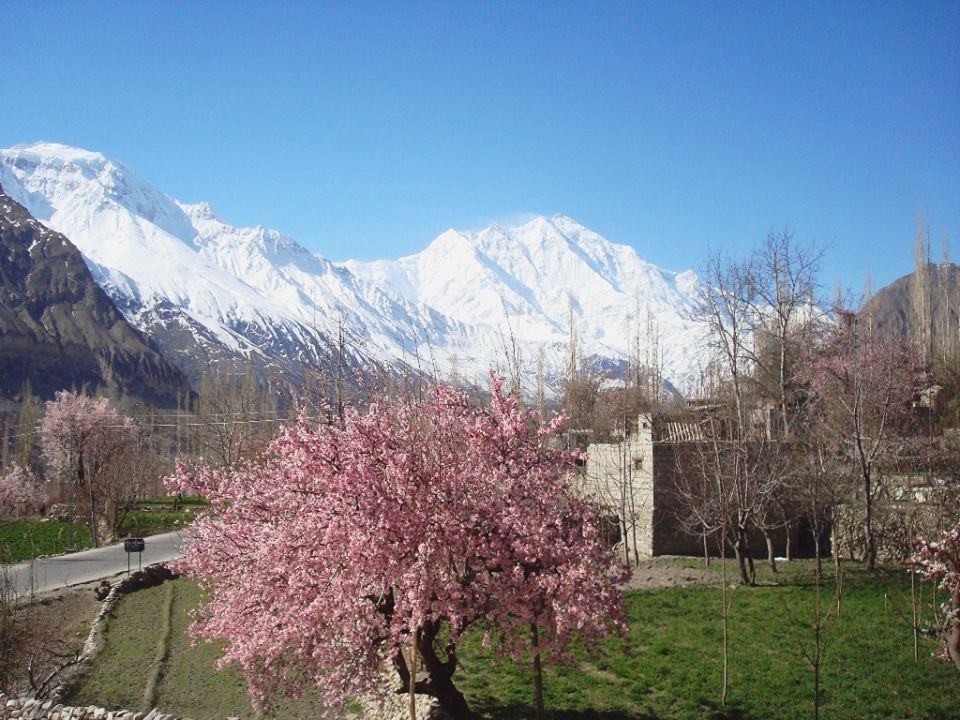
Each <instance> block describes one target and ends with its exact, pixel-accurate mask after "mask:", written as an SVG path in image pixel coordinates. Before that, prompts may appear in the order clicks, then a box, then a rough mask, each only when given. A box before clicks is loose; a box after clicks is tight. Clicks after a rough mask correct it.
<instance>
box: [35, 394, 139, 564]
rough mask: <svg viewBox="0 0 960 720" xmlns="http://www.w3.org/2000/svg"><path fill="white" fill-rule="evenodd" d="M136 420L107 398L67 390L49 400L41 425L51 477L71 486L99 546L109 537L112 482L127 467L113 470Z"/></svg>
mask: <svg viewBox="0 0 960 720" xmlns="http://www.w3.org/2000/svg"><path fill="white" fill-rule="evenodd" d="M135 436H136V426H135V425H134V423H133V420H131V419H130V418H128V417H126V416H125V415H122V414H121V413H119V412H118V411H117V410H116V409H115V408H113V407H112V406H111V405H110V401H109V400H107V399H106V398H99V399H93V398H88V397H86V396H85V395H81V394H78V393H73V392H69V391H66V390H63V391H61V392H58V393H57V394H56V396H55V397H54V399H53V400H50V401H49V402H47V408H46V412H45V414H44V416H43V423H42V424H41V426H40V445H41V448H42V450H43V458H44V461H45V462H46V464H47V477H48V478H57V479H59V480H60V481H61V482H63V483H66V484H68V485H70V486H72V488H73V491H74V497H75V503H76V506H77V508H78V509H81V508H82V509H83V512H84V514H85V515H86V517H87V524H88V525H89V526H90V538H91V540H92V542H93V545H94V547H97V546H98V545H99V544H100V541H101V540H105V539H108V535H109V534H110V530H109V529H108V528H105V527H103V525H104V519H105V516H106V515H107V514H108V513H109V510H110V508H109V507H107V506H108V505H109V502H110V500H109V498H110V497H111V496H112V494H113V493H111V492H110V488H109V487H107V484H108V483H110V482H122V481H123V479H122V478H123V475H122V473H110V472H108V471H109V470H110V466H111V463H115V462H117V461H118V460H119V459H120V458H121V457H122V456H123V455H124V452H125V451H126V450H127V449H128V448H129V446H130V444H131V443H133V441H134V439H135Z"/></svg>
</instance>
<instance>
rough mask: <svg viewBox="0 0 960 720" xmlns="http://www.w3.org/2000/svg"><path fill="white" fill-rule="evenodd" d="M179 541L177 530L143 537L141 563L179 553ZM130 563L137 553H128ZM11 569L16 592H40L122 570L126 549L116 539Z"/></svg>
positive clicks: (178, 555)
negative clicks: (104, 544)
mask: <svg viewBox="0 0 960 720" xmlns="http://www.w3.org/2000/svg"><path fill="white" fill-rule="evenodd" d="M181 542H182V536H181V534H180V533H179V532H172V533H166V534H164V535H151V536H150V537H147V538H145V539H144V543H145V546H144V550H143V564H144V565H150V564H151V563H157V562H165V561H167V560H173V559H174V558H177V557H180V545H181ZM130 563H131V565H130V567H131V569H132V570H136V569H137V553H133V554H132V555H131V556H130ZM11 570H12V571H13V581H14V587H15V588H16V593H17V595H27V594H29V593H31V592H33V593H42V592H48V591H50V590H57V589H59V588H63V587H67V586H69V585H79V584H80V583H85V582H91V581H93V580H102V579H103V578H109V577H113V576H114V575H119V574H120V573H125V572H126V571H127V553H126V552H125V551H124V549H123V543H120V544H119V545H110V546H108V547H102V548H98V549H96V550H85V551H83V552H78V553H71V554H70V555H61V556H60V557H52V558H42V559H40V560H34V561H33V562H23V563H18V564H17V565H13V566H12V567H11Z"/></svg>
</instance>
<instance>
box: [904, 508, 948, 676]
mask: <svg viewBox="0 0 960 720" xmlns="http://www.w3.org/2000/svg"><path fill="white" fill-rule="evenodd" d="M911 563H912V564H913V565H914V566H915V567H917V568H918V569H919V570H920V573H921V574H922V575H923V576H924V577H925V578H927V579H928V580H930V581H932V582H934V583H937V584H938V586H939V587H940V588H941V589H942V590H945V591H946V593H947V598H948V600H947V602H945V603H944V604H943V605H942V606H941V607H940V617H939V623H938V628H937V631H938V634H939V636H940V639H941V640H942V641H943V647H942V648H941V652H940V658H941V659H942V660H944V661H946V662H953V664H954V665H956V666H957V669H958V670H960V524H957V526H956V527H954V528H953V529H951V530H945V531H944V532H943V535H942V536H941V537H940V539H939V540H936V541H928V540H921V541H920V543H919V545H918V547H917V552H916V553H915V554H914V556H913V558H912V559H911Z"/></svg>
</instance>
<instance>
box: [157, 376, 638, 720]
mask: <svg viewBox="0 0 960 720" xmlns="http://www.w3.org/2000/svg"><path fill="white" fill-rule="evenodd" d="M491 385H492V387H491V390H492V400H491V402H490V404H489V406H487V407H477V406H475V405H472V404H471V403H470V402H469V400H468V398H467V396H466V395H465V394H464V393H462V392H460V391H458V390H454V389H452V388H448V387H438V388H436V389H435V390H433V391H432V392H431V393H430V394H429V395H428V397H427V398H426V399H425V400H423V401H422V402H415V401H412V400H408V399H388V398H380V399H378V400H376V401H374V402H373V403H372V404H370V406H369V407H368V409H367V410H366V411H363V412H360V411H358V410H356V409H348V410H347V411H346V413H345V416H344V419H343V420H339V419H337V418H335V417H334V418H333V420H332V423H331V424H326V425H321V426H319V427H315V426H312V425H311V424H310V423H309V422H308V421H307V419H306V418H304V417H301V418H300V420H299V422H298V423H297V424H296V425H294V426H292V427H287V428H284V429H283V430H281V431H280V433H279V434H278V435H277V437H276V438H275V439H274V440H273V442H272V444H271V445H270V447H269V449H268V451H267V453H266V454H265V455H264V456H263V457H262V458H259V459H258V460H255V461H253V460H251V461H246V462H242V463H240V464H239V465H238V466H237V467H235V468H234V469H229V468H222V469H210V468H206V469H202V470H200V471H199V472H196V473H190V472H188V470H187V468H186V466H183V465H180V466H179V467H178V471H177V473H176V474H175V475H174V476H173V477H172V478H170V480H169V481H168V484H169V487H170V489H172V490H176V488H177V487H178V486H180V485H181V484H187V483H189V484H190V485H191V486H192V487H194V488H195V489H196V490H197V491H199V492H200V493H202V494H203V495H205V496H206V497H208V498H210V500H211V502H212V509H211V511H210V512H209V513H208V514H206V515H205V516H203V517H201V518H200V519H199V520H198V521H197V522H196V523H195V524H194V526H193V529H192V533H191V536H190V537H189V538H188V541H187V545H186V557H185V559H184V560H183V561H182V562H181V563H180V570H181V571H183V572H185V573H187V574H188V575H191V576H193V577H196V578H199V579H200V580H201V582H202V584H203V585H204V587H206V588H207V590H208V591H209V592H210V600H209V602H208V604H206V605H205V606H204V607H203V609H202V610H201V612H200V614H199V615H198V617H197V619H196V621H195V623H194V624H193V626H192V629H191V631H192V632H193V633H194V634H195V636H197V637H200V638H207V639H213V638H220V639H224V640H225V641H226V643H225V646H224V655H223V657H222V659H221V660H220V663H221V665H228V664H232V665H236V666H237V667H238V668H239V670H240V672H241V673H242V674H243V675H244V676H245V677H246V678H247V680H248V682H249V686H250V691H251V695H252V697H253V699H254V701H255V702H258V703H261V702H264V701H268V700H269V696H270V694H271V692H272V691H273V690H274V689H279V690H283V691H285V692H287V693H288V694H297V693H298V692H299V691H300V689H301V688H302V687H303V686H304V685H305V684H307V683H315V684H316V685H318V686H320V687H321V688H322V689H323V693H324V700H325V702H326V703H328V704H329V705H330V706H337V705H339V704H341V703H342V702H344V701H345V700H347V699H348V698H350V697H355V696H358V695H360V694H363V693H368V692H374V691H376V690H377V688H378V687H381V686H382V681H383V675H382V673H383V670H384V668H385V667H388V666H389V664H392V665H393V667H394V669H395V670H396V672H397V676H398V678H399V680H400V683H401V689H400V690H398V691H397V692H406V691H407V690H408V688H412V689H413V690H414V691H415V692H417V693H421V694H426V695H431V696H433V697H436V698H437V699H438V700H439V701H440V703H441V704H442V705H443V707H444V708H445V709H446V710H447V711H448V712H449V713H450V714H451V715H452V716H453V717H455V718H469V717H473V716H474V715H473V713H472V712H471V710H470V708H469V706H468V704H467V702H466V700H465V698H464V697H463V695H462V694H461V693H460V691H459V690H457V688H456V687H455V685H454V683H453V675H454V671H455V670H456V667H457V646H458V643H459V641H460V639H461V637H462V635H463V633H464V632H465V631H466V630H467V629H468V628H470V627H472V626H475V625H476V626H479V627H480V628H482V630H483V632H484V637H485V641H486V642H489V643H492V644H494V645H496V646H497V647H498V648H499V649H501V650H502V651H504V652H508V653H513V654H519V652H520V651H521V650H522V649H523V648H525V647H527V646H528V643H529V638H530V635H531V629H532V628H537V629H538V630H539V632H538V633H534V634H535V635H536V637H537V647H536V648H535V653H537V654H539V651H544V652H546V653H548V654H550V655H552V656H554V657H556V656H558V655H562V653H563V651H564V650H565V648H566V647H567V646H568V645H569V643H570V642H571V640H572V639H574V638H575V637H581V638H585V639H587V640H592V639H596V638H599V637H602V636H606V635H608V634H609V633H611V632H614V631H616V630H617V629H618V628H620V629H622V612H621V600H620V592H619V590H618V588H617V583H618V581H619V580H620V579H621V578H622V572H621V571H620V570H619V568H618V566H616V564H615V560H614V558H613V554H612V552H611V551H610V550H609V549H608V548H606V547H605V546H604V544H603V542H602V538H601V531H600V525H599V521H598V516H597V512H596V510H595V508H594V507H593V506H592V505H591V504H589V503H588V502H587V501H585V500H583V499H581V498H579V497H578V496H577V495H575V494H574V493H573V491H572V489H571V488H572V486H571V482H572V480H571V476H572V471H573V467H574V464H575V460H576V453H568V452H562V451H558V450H553V449H550V447H548V444H547V440H548V438H549V437H550V436H551V435H553V434H555V433H557V432H558V431H559V430H560V429H561V428H562V422H561V421H559V420H557V421H554V422H552V423H549V424H547V425H545V426H544V427H543V428H542V429H541V430H539V431H537V430H534V429H533V428H534V427H536V423H535V422H534V420H535V418H534V416H533V415H531V414H530V413H527V412H526V411H524V410H523V409H522V408H521V406H520V405H519V404H518V402H517V401H516V399H515V398H513V397H510V396H508V395H506V394H505V393H504V390H503V382H502V381H501V380H500V379H498V378H493V381H492V383H491ZM411 647H415V648H416V653H411V652H410V648H411ZM417 656H418V660H417V661H416V662H417V664H418V665H420V666H421V667H422V668H423V670H424V671H425V679H420V678H418V677H417V676H416V675H414V676H413V678H411V673H410V671H409V667H408V659H409V658H411V657H414V658H417ZM411 679H412V680H413V681H412V682H411Z"/></svg>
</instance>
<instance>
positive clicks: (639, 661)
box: [73, 560, 960, 720]
mask: <svg viewBox="0 0 960 720" xmlns="http://www.w3.org/2000/svg"><path fill="white" fill-rule="evenodd" d="M689 562H690V563H695V562H696V561H695V560H691V561H689ZM810 570H811V565H810V564H809V563H804V562H801V563H796V562H795V563H791V564H790V566H789V567H785V568H784V571H783V572H782V573H780V574H779V575H778V576H776V577H775V579H774V578H772V577H771V576H770V575H769V573H766V572H764V573H761V580H762V581H765V582H769V583H771V584H768V585H763V586H761V587H757V588H738V589H736V590H735V591H734V599H733V607H732V610H731V619H730V634H731V678H730V696H729V702H728V704H727V707H726V708H724V709H721V708H720V707H719V695H720V680H721V677H720V667H721V665H720V658H721V655H720V638H721V634H720V633H721V628H720V621H719V614H720V590H719V588H716V587H706V588H703V587H698V588H671V589H666V590H655V591H642V592H632V593H629V594H628V595H627V609H628V613H629V618H630V625H631V628H630V631H629V634H628V637H627V638H626V641H625V642H624V641H620V640H611V641H609V642H607V643H605V644H604V645H603V646H602V647H600V648H596V649H595V650H596V652H594V653H593V654H592V655H588V654H587V653H586V652H584V651H583V649H579V650H577V651H576V652H575V653H574V656H575V657H574V662H573V663H572V664H570V665H566V666H558V665H548V666H547V669H546V673H545V682H546V705H547V709H548V716H549V717H551V718H556V719H559V718H574V719H583V720H586V718H598V719H601V720H621V719H626V718H644V717H647V718H710V717H716V718H719V717H730V718H757V719H759V718H798V717H812V692H813V689H812V688H813V684H812V673H811V671H810V669H809V666H807V665H806V664H805V661H804V659H803V657H802V655H801V652H800V643H801V642H806V643H807V644H808V647H810V646H811V645H810V643H811V642H812V635H811V633H810V631H809V628H807V627H803V623H805V622H808V621H809V620H810V618H811V617H812V607H813V600H814V587H813V585H812V583H811V582H810ZM773 582H778V583H780V584H779V585H774V584H772V583H773ZM172 586H173V588H174V595H173V596H172V597H173V627H172V634H171V647H170V652H169V655H168V659H167V662H166V666H165V667H164V668H163V673H162V675H161V681H160V683H159V686H158V688H159V690H158V695H157V703H156V704H157V705H158V707H160V708H161V710H162V711H164V712H170V713H177V714H182V715H186V716H188V717H193V718H196V720H204V719H205V718H214V717H216V718H223V717H225V716H228V715H238V716H241V717H251V716H252V713H251V711H250V710H249V706H248V704H247V700H246V691H245V688H244V683H243V681H242V679H241V678H240V677H239V676H238V675H237V674H236V673H234V672H233V671H232V670H231V669H226V670H222V671H216V670H214V668H213V666H214V662H215V660H216V657H217V647H216V646H214V645H198V646H197V647H190V640H189V639H188V638H186V637H185V635H184V629H185V627H186V625H187V624H188V622H189V619H188V617H187V614H186V613H187V611H188V609H189V608H191V607H194V606H195V605H196V604H197V603H198V602H199V600H200V595H199V591H198V590H197V587H196V585H194V584H193V583H191V582H190V581H186V580H178V581H175V582H174V583H173V584H172ZM166 592H168V590H167V589H166V586H162V587H159V588H154V589H152V590H147V591H143V592H140V593H136V594H134V595H132V596H129V597H127V598H125V599H124V600H123V601H122V603H121V605H120V606H119V608H118V612H117V616H116V618H115V619H112V620H111V621H110V624H109V626H108V630H107V646H106V648H105V650H104V652H103V654H102V655H101V657H100V658H98V660H97V662H96V664H95V666H94V668H93V670H92V672H91V674H90V675H89V676H88V677H87V679H86V681H85V683H84V684H83V686H82V687H81V688H80V690H79V692H78V693H77V696H76V697H75V698H73V700H74V701H76V702H82V703H99V704H106V705H108V706H111V707H127V708H130V709H139V708H140V707H141V706H140V702H141V698H142V693H143V687H144V684H145V682H146V680H145V678H146V674H147V669H148V668H149V667H150V665H151V663H152V662H153V660H154V658H155V657H157V647H156V646H157V642H158V638H159V637H160V636H161V634H162V633H161V629H160V625H161V623H159V622H158V621H157V617H158V616H160V615H162V609H163V605H162V603H163V602H164V598H165V595H164V593H166ZM831 599H832V584H831V580H829V579H828V581H827V583H826V587H825V589H824V601H825V603H829V602H830V600H831ZM900 613H905V614H906V615H907V616H909V583H908V581H907V579H906V578H905V576H904V575H903V574H902V573H893V572H888V573H880V574H878V575H877V576H875V577H871V576H869V575H867V574H866V573H864V572H862V571H861V570H860V569H859V568H858V567H855V566H853V565H849V566H848V571H847V573H846V579H845V592H844V599H843V606H842V612H841V615H840V616H839V617H836V616H834V617H833V618H832V620H831V621H830V624H829V626H828V628H827V631H826V657H825V660H824V666H823V681H822V682H823V705H822V708H821V714H822V716H823V717H824V718H827V717H829V718H851V719H853V718H960V703H958V698H960V673H957V671H956V670H955V669H954V668H953V667H952V666H948V665H945V664H942V663H938V662H935V661H934V660H933V659H932V658H930V657H929V654H930V652H931V651H932V649H933V644H932V642H931V641H928V640H924V644H923V647H922V651H921V652H922V657H921V659H920V662H919V663H916V664H915V663H914V661H913V656H912V636H911V631H910V627H909V624H908V623H907V622H906V621H905V620H904V619H903V618H902V617H901V615H900ZM460 659H461V663H460V667H459V669H458V670H457V678H456V679H457V683H458V686H459V687H460V688H461V689H462V690H463V691H464V693H465V694H466V695H467V698H468V699H469V701H470V702H471V704H472V705H473V707H474V708H475V709H477V710H478V711H480V712H481V713H482V715H483V716H484V717H487V718H529V717H532V716H533V708H532V705H531V700H532V694H533V691H532V684H531V679H530V673H529V663H527V662H524V663H521V664H520V665H516V664H514V663H513V662H510V661H498V660H497V659H496V658H494V657H493V656H492V654H491V653H490V652H489V651H487V650H485V649H484V648H483V647H482V645H481V642H480V637H479V633H477V634H474V635H472V636H469V637H468V638H466V639H465V641H464V645H463V646H462V648H461V651H460ZM318 707H319V706H318V704H317V703H316V702H315V701H314V700H307V701H300V702H299V703H288V704H286V705H283V706H281V707H280V708H279V709H278V711H277V713H276V716H277V717H281V718H285V717H313V716H315V712H316V711H317V709H318Z"/></svg>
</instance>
